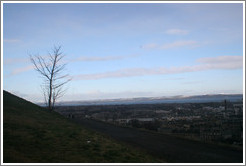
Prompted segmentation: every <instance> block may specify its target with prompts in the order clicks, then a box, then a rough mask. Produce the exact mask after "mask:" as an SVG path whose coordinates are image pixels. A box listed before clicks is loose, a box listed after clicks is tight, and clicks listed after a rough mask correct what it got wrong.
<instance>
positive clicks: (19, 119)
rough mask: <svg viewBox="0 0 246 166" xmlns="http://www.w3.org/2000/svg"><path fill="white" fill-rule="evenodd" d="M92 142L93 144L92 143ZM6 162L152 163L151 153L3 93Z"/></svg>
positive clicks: (4, 157)
mask: <svg viewBox="0 0 246 166" xmlns="http://www.w3.org/2000/svg"><path fill="white" fill-rule="evenodd" d="M88 141H90V142H88ZM3 162H4V163H152V162H163V161H161V160H159V159H156V158H154V157H152V156H150V155H148V154H147V153H145V152H143V151H140V150H138V149H134V148H132V147H129V146H127V145H124V144H122V143H119V142H116V141H115V140H112V139H110V138H108V137H106V136H103V135H100V134H98V133H95V132H93V131H90V130H88V129H85V128H83V126H80V125H77V124H75V123H73V122H71V121H69V120H68V119H66V118H64V117H62V116H61V115H59V114H58V113H55V112H49V111H47V110H46V109H44V108H41V107H39V106H37V105H35V104H33V103H30V102H28V101H26V100H24V99H21V98H19V97H17V96H14V95H12V94H10V93H8V92H6V91H4V92H3Z"/></svg>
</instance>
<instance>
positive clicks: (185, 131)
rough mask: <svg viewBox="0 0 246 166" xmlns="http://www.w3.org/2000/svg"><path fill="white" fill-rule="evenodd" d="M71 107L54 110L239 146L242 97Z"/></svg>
mask: <svg viewBox="0 0 246 166" xmlns="http://www.w3.org/2000/svg"><path fill="white" fill-rule="evenodd" d="M73 104H74V105H73V106H71V105H67V106H57V107H56V111H57V112H59V113H60V114H62V115H64V116H65V117H67V118H71V119H91V120H97V121H103V122H106V123H110V124H114V125H119V126H124V127H133V128H139V129H144V130H151V131H155V132H159V133H165V134H171V135H175V136H178V137H183V138H187V139H192V140H198V141H204V142H215V143H222V144H228V145H233V146H238V147H242V145H243V95H210V96H209V95H204V96H193V97H183V98H182V97H176V98H172V99H170V98H165V99H164V98H160V99H157V98H152V99H150V98H141V99H140V98H138V99H132V100H122V101H120V100H112V101H107V102H105V101H101V102H99V103H97V104H96V103H87V104H88V105H75V103H73ZM77 104H79V103H77ZM84 104H86V103H84ZM93 104H94V105H93ZM100 104H101V105H100ZM110 104H111V105H110Z"/></svg>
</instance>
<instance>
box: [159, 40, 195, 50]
mask: <svg viewBox="0 0 246 166" xmlns="http://www.w3.org/2000/svg"><path fill="white" fill-rule="evenodd" d="M184 46H197V42H196V41H194V40H180V41H175V42H173V43H167V44H163V45H162V46H160V48H161V49H169V48H177V47H184Z"/></svg>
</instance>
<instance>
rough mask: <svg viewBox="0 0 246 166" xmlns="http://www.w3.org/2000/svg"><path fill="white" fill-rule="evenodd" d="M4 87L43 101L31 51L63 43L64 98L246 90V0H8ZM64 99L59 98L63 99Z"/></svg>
mask: <svg viewBox="0 0 246 166" xmlns="http://www.w3.org/2000/svg"><path fill="white" fill-rule="evenodd" d="M2 18H3V35H1V36H2V39H3V40H2V41H3V59H2V60H3V62H2V65H3V74H2V75H3V77H2V78H3V89H4V90H7V91H9V92H11V93H13V94H15V95H18V96H20V97H23V98H25V99H27V100H29V101H32V102H35V103H37V102H43V96H42V94H43V93H42V91H41V88H40V85H41V84H42V78H40V76H39V74H38V73H37V72H36V71H35V70H34V67H33V65H32V63H31V62H30V60H29V54H33V55H35V54H39V55H44V56H45V55H47V53H48V52H49V51H51V50H52V49H53V46H54V45H61V46H62V52H63V53H64V55H66V57H65V59H64V62H66V63H67V66H66V71H65V72H66V73H69V75H70V76H71V77H72V81H70V82H69V84H68V85H67V87H66V88H67V92H66V94H65V95H64V96H63V97H62V98H61V99H59V101H74V100H76V99H79V100H84V101H89V100H99V99H117V98H138V97H161V96H177V95H184V96H194V95H204V94H243V67H244V66H243V60H244V55H243V54H244V52H243V40H244V37H243V31H244V29H243V19H244V16H243V3H195V2H192V3H175V2H174V3H165V2H164V3H151V2H150V3H64V4H60V3H19V2H18V3H7V2H4V3H3V16H2ZM59 101H58V102H59Z"/></svg>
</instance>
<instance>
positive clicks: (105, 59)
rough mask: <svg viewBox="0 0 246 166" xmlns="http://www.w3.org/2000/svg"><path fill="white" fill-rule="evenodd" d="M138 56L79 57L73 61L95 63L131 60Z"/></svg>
mask: <svg viewBox="0 0 246 166" xmlns="http://www.w3.org/2000/svg"><path fill="white" fill-rule="evenodd" d="M136 56H139V55H138V54H132V55H126V56H81V57H79V58H76V59H74V60H73V61H84V62H95V61H112V60H122V59H127V58H133V57H136Z"/></svg>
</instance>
